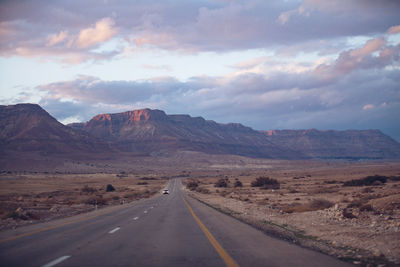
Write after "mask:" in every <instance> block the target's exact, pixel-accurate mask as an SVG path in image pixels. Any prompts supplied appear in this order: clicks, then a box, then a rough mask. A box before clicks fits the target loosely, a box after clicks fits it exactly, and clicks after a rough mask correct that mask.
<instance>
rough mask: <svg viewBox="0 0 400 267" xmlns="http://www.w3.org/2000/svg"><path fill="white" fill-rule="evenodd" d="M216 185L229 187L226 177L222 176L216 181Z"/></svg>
mask: <svg viewBox="0 0 400 267" xmlns="http://www.w3.org/2000/svg"><path fill="white" fill-rule="evenodd" d="M214 187H228V183H227V182H226V179H223V178H221V179H219V180H218V181H217V182H215V184H214Z"/></svg>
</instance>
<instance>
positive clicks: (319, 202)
mask: <svg viewBox="0 0 400 267" xmlns="http://www.w3.org/2000/svg"><path fill="white" fill-rule="evenodd" d="M332 206H333V203H332V202H330V201H328V200H325V199H314V200H312V201H310V202H308V203H303V204H302V203H297V202H294V203H292V204H289V205H287V206H286V207H283V209H282V211H283V212H286V213H295V212H306V211H315V210H323V209H327V208H330V207H332Z"/></svg>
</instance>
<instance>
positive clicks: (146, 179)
mask: <svg viewBox="0 0 400 267" xmlns="http://www.w3.org/2000/svg"><path fill="white" fill-rule="evenodd" d="M139 180H144V181H150V180H157V178H154V177H141V178H139Z"/></svg>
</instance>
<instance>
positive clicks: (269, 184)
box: [251, 176, 280, 189]
mask: <svg viewBox="0 0 400 267" xmlns="http://www.w3.org/2000/svg"><path fill="white" fill-rule="evenodd" d="M251 186H252V187H261V188H262V189H279V188H280V183H279V182H278V181H277V180H276V179H273V178H269V177H263V176H260V177H258V178H257V179H256V180H255V181H253V182H251Z"/></svg>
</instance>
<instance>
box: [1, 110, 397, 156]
mask: <svg viewBox="0 0 400 267" xmlns="http://www.w3.org/2000/svg"><path fill="white" fill-rule="evenodd" d="M0 149H1V150H2V151H20V152H26V151H37V152H40V153H46V154H60V153H61V154H68V153H75V154H76V153H78V154H79V153H89V154H90V153H92V154H96V153H97V154H99V153H100V154H104V155H106V154H107V153H110V152H113V153H116V154H115V155H118V153H125V152H127V153H136V154H140V155H155V154H160V153H161V154H163V153H164V154H165V153H166V154H168V153H169V152H174V151H175V152H177V151H197V152H203V153H206V154H227V155H228V154H230V155H240V156H246V157H254V158H271V159H398V158H400V144H399V143H397V142H396V141H395V140H393V139H392V138H390V137H388V136H386V135H384V134H383V133H382V132H381V131H379V130H346V131H334V130H322V131H320V130H316V129H307V130H269V131H257V130H254V129H252V128H250V127H247V126H244V125H242V124H240V123H228V124H222V123H217V122H215V121H212V120H206V119H204V118H202V117H191V116H190V115H186V114H175V115H167V114H166V113H165V112H164V111H162V110H152V109H140V110H131V111H126V112H121V113H104V114H99V115H96V116H94V117H93V118H92V119H91V120H89V121H87V122H84V123H72V124H68V125H63V124H61V123H60V122H58V121H57V120H56V119H55V118H53V117H52V116H51V115H50V114H49V113H47V111H45V110H44V109H42V108H41V107H40V106H39V105H36V104H17V105H8V106H0Z"/></svg>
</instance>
